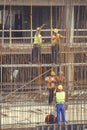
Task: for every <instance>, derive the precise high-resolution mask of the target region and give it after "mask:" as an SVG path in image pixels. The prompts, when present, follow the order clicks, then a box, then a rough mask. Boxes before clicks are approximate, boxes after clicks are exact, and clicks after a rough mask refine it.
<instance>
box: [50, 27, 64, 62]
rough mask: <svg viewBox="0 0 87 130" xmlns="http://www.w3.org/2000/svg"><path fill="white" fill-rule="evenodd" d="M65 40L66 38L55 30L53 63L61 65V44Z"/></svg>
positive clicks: (52, 37)
mask: <svg viewBox="0 0 87 130" xmlns="http://www.w3.org/2000/svg"><path fill="white" fill-rule="evenodd" d="M61 38H65V36H63V35H61V34H59V33H58V29H57V28H54V29H53V35H52V36H51V40H52V41H51V43H52V63H59V62H60V61H59V44H60V39H61Z"/></svg>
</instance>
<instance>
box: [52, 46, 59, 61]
mask: <svg viewBox="0 0 87 130" xmlns="http://www.w3.org/2000/svg"><path fill="white" fill-rule="evenodd" d="M52 63H59V45H55V46H52Z"/></svg>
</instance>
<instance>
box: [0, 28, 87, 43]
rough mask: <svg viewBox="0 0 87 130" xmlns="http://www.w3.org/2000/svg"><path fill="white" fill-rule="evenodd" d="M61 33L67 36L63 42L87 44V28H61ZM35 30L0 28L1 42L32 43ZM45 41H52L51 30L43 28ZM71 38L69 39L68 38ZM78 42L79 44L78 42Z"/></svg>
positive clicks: (42, 32)
mask: <svg viewBox="0 0 87 130" xmlns="http://www.w3.org/2000/svg"><path fill="white" fill-rule="evenodd" d="M59 33H60V34H62V35H64V36H66V38H65V39H64V40H63V43H66V44H67V41H69V42H70V43H68V45H69V44H75V43H76V44H75V45H78V44H80V45H81V44H85V45H87V29H73V30H66V29H59ZM34 34H35V30H0V43H1V44H32V43H33V38H34ZM41 34H42V38H43V41H44V43H46V44H47V43H51V30H50V29H43V30H42V31H41ZM68 39H69V40H68ZM77 43H78V44H77Z"/></svg>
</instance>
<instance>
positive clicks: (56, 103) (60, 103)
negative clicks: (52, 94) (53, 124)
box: [56, 102, 65, 104]
mask: <svg viewBox="0 0 87 130" xmlns="http://www.w3.org/2000/svg"><path fill="white" fill-rule="evenodd" d="M64 103H65V102H57V103H56V104H64Z"/></svg>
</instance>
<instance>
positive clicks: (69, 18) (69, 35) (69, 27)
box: [65, 3, 74, 89]
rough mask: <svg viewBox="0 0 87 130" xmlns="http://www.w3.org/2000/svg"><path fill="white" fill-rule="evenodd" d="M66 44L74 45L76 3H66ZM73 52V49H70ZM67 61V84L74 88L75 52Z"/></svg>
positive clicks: (69, 55)
mask: <svg viewBox="0 0 87 130" xmlns="http://www.w3.org/2000/svg"><path fill="white" fill-rule="evenodd" d="M65 16H66V31H67V32H66V44H68V46H69V47H72V43H73V36H74V5H73V3H72V4H68V3H67V5H66V15H65ZM70 52H71V51H70ZM67 62H68V63H69V65H68V70H67V72H68V74H67V78H68V84H67V86H68V87H69V89H72V87H73V82H72V81H74V66H73V64H72V63H74V54H73V53H69V54H68V58H67Z"/></svg>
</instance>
